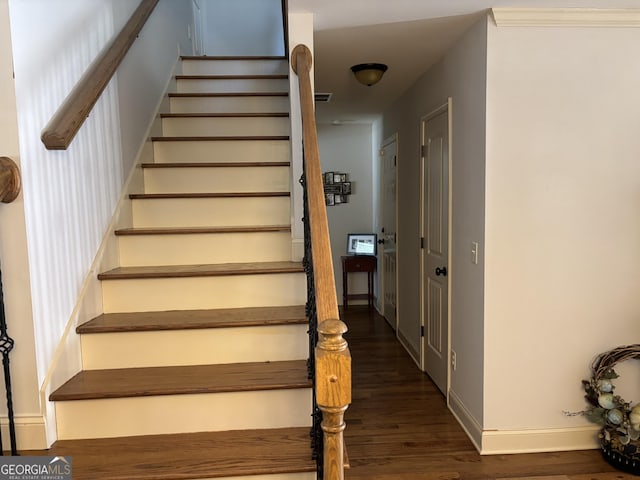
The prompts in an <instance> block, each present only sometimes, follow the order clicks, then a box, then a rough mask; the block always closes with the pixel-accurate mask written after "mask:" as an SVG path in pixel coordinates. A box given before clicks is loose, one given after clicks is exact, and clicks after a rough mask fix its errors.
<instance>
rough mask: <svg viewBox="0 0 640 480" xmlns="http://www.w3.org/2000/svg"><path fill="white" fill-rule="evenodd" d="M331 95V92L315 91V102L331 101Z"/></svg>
mask: <svg viewBox="0 0 640 480" xmlns="http://www.w3.org/2000/svg"><path fill="white" fill-rule="evenodd" d="M331 95H333V93H316V94H315V100H316V103H329V102H330V101H331Z"/></svg>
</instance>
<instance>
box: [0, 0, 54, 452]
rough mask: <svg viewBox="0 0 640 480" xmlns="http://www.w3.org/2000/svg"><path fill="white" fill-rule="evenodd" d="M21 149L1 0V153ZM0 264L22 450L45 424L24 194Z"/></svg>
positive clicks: (0, 222) (3, 228) (39, 439)
mask: <svg viewBox="0 0 640 480" xmlns="http://www.w3.org/2000/svg"><path fill="white" fill-rule="evenodd" d="M19 152H20V149H19V143H18V119H17V110H16V103H15V91H14V85H13V64H12V53H11V38H10V30H9V9H8V1H7V0H0V156H6V157H9V158H11V159H13V160H14V161H15V162H16V163H17V164H18V165H20V153H19ZM0 267H1V268H2V277H3V278H2V283H3V285H2V290H3V296H4V308H5V316H6V321H7V334H8V335H9V336H10V337H11V338H13V340H14V341H15V346H14V349H13V350H12V351H11V353H10V354H9V360H10V363H11V367H10V368H11V377H12V378H11V382H12V387H13V404H14V412H15V420H16V430H17V439H18V448H25V447H27V446H30V447H32V448H43V447H44V446H45V445H44V438H43V435H42V434H41V431H40V435H38V432H37V431H36V430H38V429H37V428H36V429H34V428H33V427H32V425H33V424H34V423H36V424H37V423H41V420H39V417H40V405H39V400H38V380H37V373H36V354H35V345H34V335H33V321H32V312H31V291H30V288H29V258H28V252H27V241H26V227H25V218H24V197H23V195H22V194H20V195H19V196H18V198H17V199H16V200H14V201H13V202H12V203H10V204H0ZM0 378H2V380H1V381H0V382H1V386H0V411H1V412H2V414H1V415H2V424H3V425H6V424H7V420H6V415H7V407H6V405H7V403H6V399H5V395H4V378H3V376H2V375H0ZM8 435H9V433H8V429H4V427H3V430H2V438H3V440H4V446H5V448H7V446H8V444H9V442H8V439H9V436H8Z"/></svg>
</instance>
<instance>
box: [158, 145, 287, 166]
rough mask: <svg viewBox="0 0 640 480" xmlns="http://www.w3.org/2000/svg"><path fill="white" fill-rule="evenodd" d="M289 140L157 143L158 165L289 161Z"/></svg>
mask: <svg viewBox="0 0 640 480" xmlns="http://www.w3.org/2000/svg"><path fill="white" fill-rule="evenodd" d="M289 148H290V147H289V142H288V141H287V140H242V141H239V140H229V141H224V140H218V141H184V142H154V144H153V149H154V160H155V162H156V163H177V162H186V163H203V162H204V163H207V162H212V163H215V162H237V163H242V162H255V161H260V162H288V161H289V158H290V150H289Z"/></svg>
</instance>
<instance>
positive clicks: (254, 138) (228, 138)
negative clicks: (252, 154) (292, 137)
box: [151, 135, 289, 142]
mask: <svg viewBox="0 0 640 480" xmlns="http://www.w3.org/2000/svg"><path fill="white" fill-rule="evenodd" d="M274 140H282V141H287V142H288V141H289V136H288V135H246V136H222V137H221V136H215V137H204V136H203V137H182V136H179V137H168V136H163V137H151V141H152V142H227V141H256V142H259V141H274Z"/></svg>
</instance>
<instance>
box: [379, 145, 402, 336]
mask: <svg viewBox="0 0 640 480" xmlns="http://www.w3.org/2000/svg"><path fill="white" fill-rule="evenodd" d="M380 162H381V165H380V171H381V172H382V179H381V182H380V184H381V209H380V211H381V216H382V218H381V222H380V225H382V228H381V232H380V238H379V240H378V243H380V244H381V250H382V252H381V256H380V257H381V259H382V261H381V264H382V265H381V270H382V274H381V275H380V286H381V288H380V291H381V292H382V301H381V302H380V306H381V309H382V315H383V316H384V318H385V319H386V320H387V322H388V323H389V325H391V328H393V330H394V331H397V328H398V315H397V313H398V307H397V306H398V299H397V291H398V289H397V282H398V280H397V268H396V265H397V262H396V258H397V255H396V244H397V236H396V225H397V224H396V218H397V212H396V205H397V189H396V183H397V175H396V167H397V164H398V141H397V135H393V136H391V137H389V138H388V139H386V140H385V141H384V142H383V144H382V147H381V148H380Z"/></svg>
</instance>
